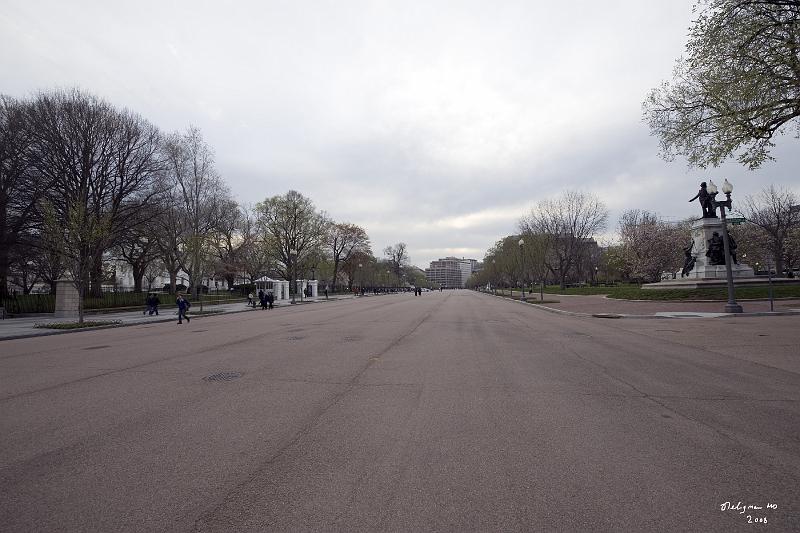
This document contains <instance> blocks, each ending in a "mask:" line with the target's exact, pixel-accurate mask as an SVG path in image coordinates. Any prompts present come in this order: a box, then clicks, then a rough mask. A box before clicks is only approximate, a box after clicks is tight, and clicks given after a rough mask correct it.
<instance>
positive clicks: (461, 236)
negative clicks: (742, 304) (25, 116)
mask: <svg viewBox="0 0 800 533" xmlns="http://www.w3.org/2000/svg"><path fill="white" fill-rule="evenodd" d="M692 3H693V1H692V0H681V1H676V2H659V3H653V2H641V1H638V0H627V1H620V2H613V3H611V4H612V5H609V3H603V2H590V1H585V2H571V3H568V4H556V3H553V2H544V1H541V2H533V1H527V0H526V1H517V2H514V1H508V2H502V3H499V4H498V3H495V4H490V3H487V2H477V1H458V2H455V1H454V2H445V1H432V2H397V3H386V2H370V1H363V2H358V1H349V2H333V1H331V2H278V1H274V2H237V3H235V4H232V5H226V6H223V4H220V3H218V2H188V1H185V2H172V3H163V2H155V1H152V2H140V3H137V4H136V6H135V8H133V7H131V5H129V4H114V3H108V2H99V1H93V2H90V1H84V2H79V3H78V4H75V3H71V2H55V1H53V2H36V3H32V2H24V1H22V0H11V1H8V2H5V3H4V9H3V12H2V13H0V50H3V51H4V53H3V54H2V55H0V91H2V92H5V93H9V94H13V95H15V96H24V95H26V94H29V93H30V92H32V91H35V90H39V89H48V88H51V87H54V86H73V85H78V86H81V87H83V88H85V89H88V90H91V91H93V92H95V93H97V94H99V95H101V96H103V97H105V98H107V99H108V100H110V101H111V102H113V103H114V104H116V105H120V106H127V107H130V108H132V109H134V110H136V111H138V112H140V113H141V114H142V115H144V116H146V117H148V118H149V119H150V120H152V121H153V122H154V123H156V124H158V125H159V126H160V127H162V128H164V129H166V130H173V129H183V128H185V127H186V125H188V124H189V123H192V124H196V125H198V126H199V127H201V128H202V130H203V132H204V134H205V136H206V138H207V140H208V141H209V142H210V143H211V144H212V145H213V146H214V147H215V149H216V153H217V162H218V167H219V169H220V171H221V172H222V174H223V175H224V176H225V178H226V179H227V181H228V182H229V183H230V185H231V188H232V190H233V191H234V193H235V194H236V195H237V196H238V197H239V199H240V200H242V201H244V202H248V203H250V202H257V201H260V200H262V199H264V198H265V197H267V196H271V195H274V194H280V193H283V192H285V191H286V190H288V189H290V188H292V189H296V190H299V191H301V192H303V193H304V194H306V195H308V196H310V197H311V198H313V199H314V201H315V203H316V204H317V206H318V207H320V208H321V209H324V210H326V211H327V212H329V213H330V214H331V215H332V216H333V217H335V218H336V219H339V220H347V221H351V222H355V223H358V224H362V225H363V226H364V227H365V228H366V229H367V231H368V232H369V234H370V236H371V237H372V241H373V245H374V246H373V247H374V250H375V251H376V252H377V253H380V250H381V249H382V248H383V247H384V246H386V245H388V244H392V243H395V242H398V241H405V242H407V243H408V244H409V248H410V253H411V256H412V261H413V262H414V263H415V264H418V265H420V266H425V264H426V263H427V262H428V261H430V260H431V259H434V258H436V257H439V256H442V255H451V254H452V255H468V256H474V257H478V258H480V257H481V256H482V254H483V251H485V249H486V248H487V247H488V246H490V245H491V244H492V243H493V242H494V241H496V240H497V239H499V238H500V237H502V236H503V235H506V234H508V233H511V232H513V231H515V228H516V223H517V221H518V219H519V218H520V217H521V216H523V215H524V214H526V213H527V212H528V211H529V210H530V208H531V207H532V206H533V205H535V203H536V202H537V201H538V200H540V199H542V198H546V197H551V196H555V195H557V194H559V193H560V192H561V191H563V190H564V189H566V188H574V189H581V190H586V191H590V192H594V193H596V194H598V195H600V196H601V198H602V199H603V200H604V201H605V202H606V203H607V204H608V205H609V207H610V209H611V211H612V221H611V229H612V230H613V227H614V226H615V224H616V221H615V217H616V216H617V215H618V214H619V213H620V212H621V211H623V210H624V209H627V208H633V207H647V208H650V209H653V210H656V211H659V212H660V213H662V214H663V215H665V216H669V217H674V218H682V217H684V216H687V215H691V214H693V213H694V211H696V206H694V205H690V204H688V203H687V202H686V200H688V198H689V197H691V195H692V194H693V193H694V189H696V187H697V182H698V181H699V180H700V178H701V177H706V176H709V175H710V176H712V177H713V176H716V175H719V176H723V175H725V176H727V177H728V178H729V179H730V180H731V181H732V182H733V183H734V184H735V185H736V192H735V194H734V196H737V195H740V194H741V195H745V194H751V193H754V192H756V191H757V190H758V189H759V188H761V187H762V186H763V185H766V184H768V183H773V182H774V183H779V184H784V185H787V186H794V187H796V186H797V179H796V177H795V175H794V169H796V168H798V163H800V161H799V160H798V158H799V157H800V156H798V154H797V150H796V140H793V139H785V140H782V141H781V143H780V145H779V147H778V148H777V149H776V151H775V154H776V156H777V157H778V162H777V163H773V164H768V165H766V166H765V167H764V169H763V170H761V171H758V172H756V173H748V172H747V171H745V170H743V169H742V168H739V167H738V166H736V165H735V164H732V165H726V166H725V167H723V168H721V169H717V170H714V171H712V172H708V173H701V172H697V171H688V170H687V169H686V165H685V163H683V162H681V161H676V162H673V163H666V162H664V161H662V160H660V159H659V158H658V157H657V143H656V142H655V140H654V139H652V138H651V137H650V136H649V134H648V131H647V129H646V127H645V126H644V124H642V122H641V120H640V115H641V111H640V103H641V101H642V100H643V98H644V97H645V95H646V93H647V91H648V89H649V88H651V87H654V86H656V85H657V84H658V83H660V82H661V81H662V80H664V79H667V78H669V76H670V73H671V69H672V65H673V63H674V60H675V59H676V58H677V57H678V56H679V55H680V54H681V53H682V51H683V46H684V41H685V35H686V29H687V27H688V24H689V21H690V19H691V16H692V15H691V5H692ZM76 9H77V10H80V12H81V16H80V17H75V16H74V11H75V10H76ZM65 20H69V21H70V23H69V24H64V21H65Z"/></svg>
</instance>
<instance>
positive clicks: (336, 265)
mask: <svg viewBox="0 0 800 533" xmlns="http://www.w3.org/2000/svg"><path fill="white" fill-rule="evenodd" d="M338 275H339V261H334V262H333V279H332V280H331V289H332V290H333V292H336V279H337V278H336V276H338Z"/></svg>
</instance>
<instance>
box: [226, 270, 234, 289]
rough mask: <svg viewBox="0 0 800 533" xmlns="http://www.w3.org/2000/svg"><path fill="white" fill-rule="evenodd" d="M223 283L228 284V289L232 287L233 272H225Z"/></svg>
mask: <svg viewBox="0 0 800 533" xmlns="http://www.w3.org/2000/svg"><path fill="white" fill-rule="evenodd" d="M225 283H226V284H227V285H228V289H232V288H233V286H234V285H235V284H236V276H235V275H234V274H225Z"/></svg>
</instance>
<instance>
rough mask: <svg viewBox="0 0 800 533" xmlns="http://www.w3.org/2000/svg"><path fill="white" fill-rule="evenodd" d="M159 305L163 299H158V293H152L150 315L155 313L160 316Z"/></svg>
mask: <svg viewBox="0 0 800 533" xmlns="http://www.w3.org/2000/svg"><path fill="white" fill-rule="evenodd" d="M159 305H161V300H159V299H158V295H157V294H153V295H151V297H150V315H152V314H153V313H155V314H156V316H158V306H159Z"/></svg>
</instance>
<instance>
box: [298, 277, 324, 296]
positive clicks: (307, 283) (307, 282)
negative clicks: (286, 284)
mask: <svg viewBox="0 0 800 533" xmlns="http://www.w3.org/2000/svg"><path fill="white" fill-rule="evenodd" d="M318 287H319V281H317V280H315V279H298V280H295V288H296V290H297V298H296V299H299V300H311V301H312V302H316V301H317V297H318V296H319V290H318ZM306 289H311V295H310V296H306ZM301 295H302V296H301Z"/></svg>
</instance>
